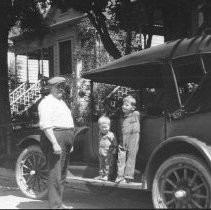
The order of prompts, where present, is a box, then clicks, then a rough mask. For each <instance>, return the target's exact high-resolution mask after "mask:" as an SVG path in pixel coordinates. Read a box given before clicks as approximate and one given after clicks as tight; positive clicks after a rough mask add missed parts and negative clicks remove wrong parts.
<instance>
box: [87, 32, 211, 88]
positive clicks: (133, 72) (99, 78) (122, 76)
mask: <svg viewBox="0 0 211 210" xmlns="http://www.w3.org/2000/svg"><path fill="white" fill-rule="evenodd" d="M204 53H211V36H210V35H209V36H200V37H194V38H190V39H187V38H185V39H179V40H176V41H173V42H166V43H164V44H162V45H159V46H155V47H151V48H148V49H145V50H142V51H139V52H136V53H132V54H130V55H127V56H124V57H122V58H120V59H117V60H114V61H112V62H110V63H108V64H106V65H104V66H101V67H99V68H96V69H94V70H90V71H88V72H85V73H84V74H83V78H86V79H90V80H92V81H93V82H101V83H108V84H115V85H121V86H130V87H135V88H139V87H149V86H150V85H149V84H151V83H152V86H160V85H161V84H160V83H161V81H160V76H161V75H160V74H161V70H160V67H161V65H163V64H164V63H165V62H166V61H167V60H169V59H170V60H175V59H177V58H181V57H186V56H191V55H196V54H204Z"/></svg>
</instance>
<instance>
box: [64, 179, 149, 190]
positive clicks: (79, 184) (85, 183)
mask: <svg viewBox="0 0 211 210" xmlns="http://www.w3.org/2000/svg"><path fill="white" fill-rule="evenodd" d="M66 181H67V184H68V186H69V187H72V188H83V189H84V188H85V189H86V188H87V187H89V186H96V187H98V186H99V187H114V188H125V189H135V190H145V187H144V184H143V183H137V182H130V183H115V182H111V181H102V180H95V179H93V178H82V177H76V176H74V177H73V176H68V177H67V178H66Z"/></svg>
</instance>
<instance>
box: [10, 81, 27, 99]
mask: <svg viewBox="0 0 211 210" xmlns="http://www.w3.org/2000/svg"><path fill="white" fill-rule="evenodd" d="M24 85H26V82H24V83H22V84H21V85H19V86H18V87H17V88H15V90H13V91H12V92H11V93H10V96H11V95H12V94H14V93H15V92H17V91H18V90H19V89H20V88H22V86H24Z"/></svg>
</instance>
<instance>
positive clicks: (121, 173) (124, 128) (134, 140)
mask: <svg viewBox="0 0 211 210" xmlns="http://www.w3.org/2000/svg"><path fill="white" fill-rule="evenodd" d="M135 109H136V100H135V98H134V97H133V96H131V95H128V96H126V97H125V98H123V105H122V111H123V116H121V118H120V120H119V122H118V127H117V137H118V140H119V146H118V161H117V168H118V169H117V170H118V171H117V178H116V180H115V182H118V183H126V182H130V181H131V180H133V179H134V171H135V163H136V155H137V152H138V148H139V138H140V113H139V112H138V111H135Z"/></svg>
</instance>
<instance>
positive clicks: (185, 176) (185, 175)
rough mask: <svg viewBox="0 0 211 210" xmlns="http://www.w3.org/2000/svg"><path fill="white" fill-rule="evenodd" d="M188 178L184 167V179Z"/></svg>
mask: <svg viewBox="0 0 211 210" xmlns="http://www.w3.org/2000/svg"><path fill="white" fill-rule="evenodd" d="M187 178H188V171H187V168H184V179H185V180H187Z"/></svg>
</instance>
